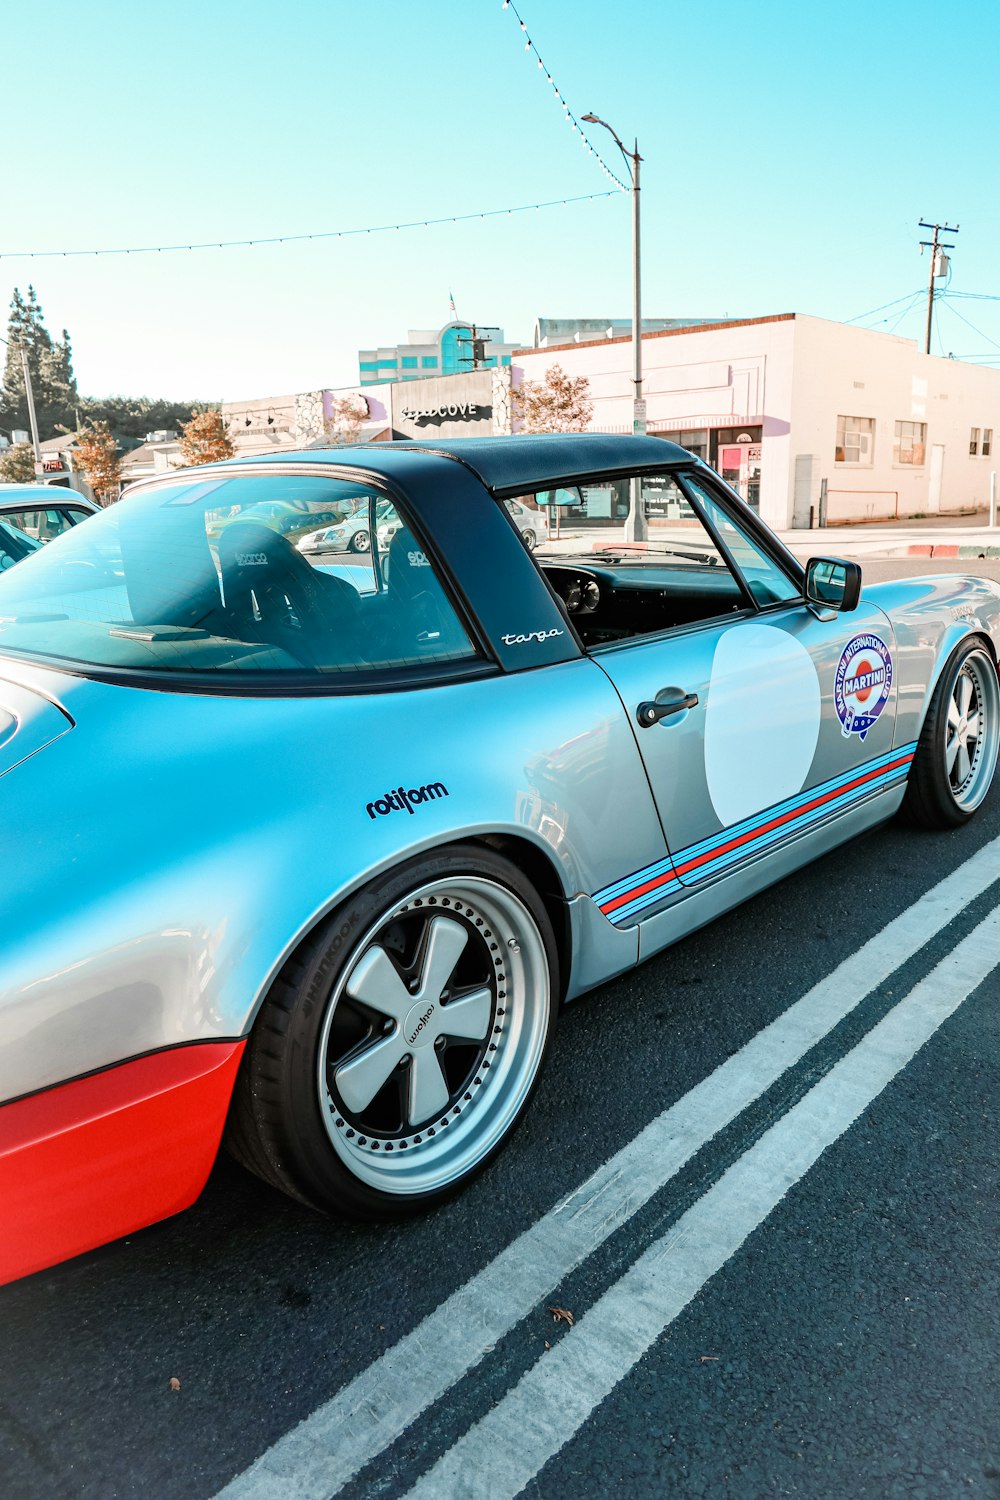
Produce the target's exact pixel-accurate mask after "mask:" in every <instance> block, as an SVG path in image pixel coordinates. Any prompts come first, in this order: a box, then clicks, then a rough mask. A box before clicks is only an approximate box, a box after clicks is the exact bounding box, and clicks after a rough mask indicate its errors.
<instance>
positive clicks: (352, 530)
mask: <svg viewBox="0 0 1000 1500" xmlns="http://www.w3.org/2000/svg"><path fill="white" fill-rule="evenodd" d="M389 512H390V507H389V506H388V505H386V504H385V503H384V502H383V503H381V504H379V505H378V506H377V507H376V520H381V519H382V517H383V516H388V515H389ZM377 529H380V528H377ZM295 545H296V546H297V547H298V549H299V551H300V552H370V551H371V550H372V533H371V525H370V522H369V519H368V509H367V507H366V506H362V507H361V508H360V509H358V510H356V511H355V513H354V514H353V515H351V516H347V517H346V518H345V519H344V520H343V521H338V522H337V523H336V525H335V526H324V527H323V528H322V530H320V531H308V532H306V534H305V536H300V537H299V539H298V541H297V542H296V544H295Z"/></svg>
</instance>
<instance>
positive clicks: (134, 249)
mask: <svg viewBox="0 0 1000 1500" xmlns="http://www.w3.org/2000/svg"><path fill="white" fill-rule="evenodd" d="M616 180H617V179H616ZM617 196H618V194H617V192H615V190H614V189H613V188H609V189H608V191H607V192H604V193H583V194H582V195H580V196H578V197H576V198H552V199H550V200H549V201H548V202H547V203H518V204H516V205H515V206H514V207H512V208H488V209H486V210H484V211H483V212H482V213H473V214H446V215H445V216H444V217H443V218H440V219H411V220H409V221H407V222H406V223H401V224H372V225H370V226H369V227H368V228H365V229H324V230H320V231H318V232H317V233H314V234H275V235H270V236H267V237H259V238H257V239H252V240H202V241H199V242H195V241H192V242H191V243H190V244H186V245H185V244H180V245H129V246H112V247H109V248H107V249H99V250H0V260H57V259H58V260H68V259H69V258H70V257H71V256H80V255H172V254H173V253H174V252H175V251H178V250H236V249H245V248H248V247H250V246H255V245H292V244H295V243H296V241H300V240H345V239H349V238H350V237H351V236H352V235H359V234H386V233H389V232H391V231H394V230H397V229H430V228H432V227H434V226H435V225H437V224H465V223H467V222H468V221H469V220H470V219H499V218H502V217H504V215H507V214H526V213H530V212H532V210H535V211H536V212H537V211H538V210H540V209H543V208H565V207H567V206H568V205H569V204H571V203H592V202H593V201H594V200H595V199H597V198H617Z"/></svg>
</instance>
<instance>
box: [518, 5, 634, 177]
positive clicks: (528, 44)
mask: <svg viewBox="0 0 1000 1500" xmlns="http://www.w3.org/2000/svg"><path fill="white" fill-rule="evenodd" d="M501 9H502V10H509V11H511V12H512V13H513V15H514V17H515V19H516V21H517V24H518V25H519V26H520V28H521V31H522V34H523V36H524V50H525V52H528V53H530V54H531V55H532V56H533V57H534V58H535V59H536V60H537V63H538V69H539V71H540V72H542V73H544V74H545V81H546V83H550V84H551V85H552V91H553V94H554V95H555V98H556V100H557V102H558V103H559V104H561V105H562V111H563V116H564V118H565V120H566V121H567V123H568V124H569V125H571V126H572V128H573V130H574V131H575V132H576V133H577V134H578V135H579V137H580V140H581V142H582V144H583V149H584V150H585V151H588V152H589V153H590V155H591V156H592V157H593V158H594V160H595V161H596V162H597V165H598V166H599V167H600V169H601V171H602V172H603V173H604V175H605V177H607V178H609V179H610V180H611V181H612V182H615V183H617V184H618V186H619V188H621V190H622V192H623V193H628V192H630V191H631V189H630V188H629V187H626V185H625V183H624V182H622V180H621V178H620V177H616V176H615V174H614V172H612V170H611V168H610V167H609V166H608V164H607V162H606V161H605V160H604V158H603V157H602V156H601V153H600V152H599V151H598V150H597V148H596V147H595V146H594V145H593V144H592V142H591V141H590V140H589V139H588V136H587V132H586V131H585V130H584V128H583V126H582V125H581V124H580V121H579V120H578V119H577V117H576V115H575V114H574V113H573V111H572V110H571V109H570V107H569V104H568V102H567V100H566V96H565V95H564V94H563V93H562V91H561V90H560V88H559V85H558V84H557V83H556V81H555V79H554V78H553V77H552V74H551V73H550V72H549V69H548V68H547V67H546V66H545V63H544V62H543V61H542V55H541V53H540V52H539V50H538V48H537V47H536V46H535V44H534V42H533V41H532V40H531V37H530V36H529V35H528V26H527V22H526V21H524V20H523V19H522V17H521V14H520V12H519V10H518V8H517V6H516V5H515V4H514V0H503V5H502V6H501Z"/></svg>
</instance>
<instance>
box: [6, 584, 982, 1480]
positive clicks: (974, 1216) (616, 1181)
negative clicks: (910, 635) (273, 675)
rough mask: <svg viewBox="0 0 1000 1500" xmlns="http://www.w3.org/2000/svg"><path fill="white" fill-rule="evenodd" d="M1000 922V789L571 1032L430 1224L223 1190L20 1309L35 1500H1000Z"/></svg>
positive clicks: (562, 1032)
mask: <svg viewBox="0 0 1000 1500" xmlns="http://www.w3.org/2000/svg"><path fill="white" fill-rule="evenodd" d="M886 566H888V567H892V568H893V569H895V570H897V576H898V573H899V572H901V571H904V570H907V569H908V568H909V566H910V565H909V564H906V563H893V564H887V565H886ZM966 566H967V565H966ZM873 567H874V565H872V564H866V567H865V573H866V577H870V576H871V573H872V571H873ZM922 570H923V571H929V569H928V568H927V566H926V564H925V565H924V568H923V569H922ZM994 841H996V845H995V847H994ZM942 881H946V882H947V884H945V885H944V886H943V887H942V886H941V885H940V883H941V882H942ZM939 887H940V889H939ZM932 889H933V890H935V891H936V895H935V896H934V897H928V894H927V893H928V892H929V891H931V890H932ZM998 894H1000V792H995V793H994V794H993V797H992V799H991V800H990V802H989V803H988V804H987V806H986V807H985V808H984V809H983V810H982V812H981V813H980V814H979V815H978V816H977V817H976V818H975V819H974V820H973V822H972V823H971V824H969V825H967V826H966V827H965V828H963V829H961V830H958V831H955V832H952V833H948V834H929V833H921V832H916V831H913V830H911V829H908V828H905V827H903V826H901V825H898V824H892V825H889V826H888V827H887V828H884V829H882V830H880V831H878V832H876V833H874V834H871V835H868V836H867V837H865V838H864V839H862V840H860V841H858V842H857V843H855V844H853V845H851V846H849V847H847V848H844V849H841V850H839V851H837V852H836V853H834V854H832V855H829V856H827V857H826V858H825V859H824V860H822V861H820V862H818V863H817V864H815V865H813V866H811V867H810V868H809V869H808V870H807V871H805V872H804V873H802V874H800V875H798V876H796V877H794V878H793V879H790V880H787V881H785V882H784V883H783V884H781V885H779V886H777V887H775V888H774V889H772V890H771V891H770V892H768V893H765V894H763V895H761V896H759V897H758V898H757V899H756V900H754V901H753V902H751V903H749V904H748V905H746V906H744V907H743V908H741V909H740V910H738V911H736V912H734V913H731V914H730V915H728V916H727V917H724V918H722V919H720V920H719V921H717V922H715V923H714V924H712V926H711V927H709V928H706V929H704V930H703V931H702V932H700V933H697V934H695V935H694V936H692V937H690V938H688V939H686V940H685V941H684V942H682V943H681V944H679V945H678V946H677V947H675V948H674V949H672V950H670V951H669V952H667V953H666V954H664V955H662V956H660V957H659V958H657V959H654V960H652V961H651V962H649V963H647V964H646V965H644V966H643V967H642V968H641V969H639V970H638V971H636V972H635V973H633V974H631V975H629V976H627V977H625V978H623V979H621V980H619V981H617V982H615V983H613V984H610V985H607V986H605V987H604V988H603V989H601V990H600V991H597V992H595V993H594V994H592V995H590V996H588V997H586V998H585V999H583V1000H581V1001H578V1002H577V1003H576V1004H574V1005H573V1006H571V1007H570V1008H569V1009H568V1010H567V1011H566V1012H565V1014H564V1016H563V1017H562V1018H561V1022H560V1026H559V1029H558V1032H557V1036H556V1040H555V1044H554V1050H553V1053H552V1056H551V1059H550V1063H549V1066H548V1069H547V1073H546V1076H545V1079H544V1083H543V1087H542V1089H541V1091H540V1093H539V1095H538V1097H537V1099H536V1102H535V1104H534V1105H533V1107H532V1109H531V1111H530V1113H529V1115H528V1118H527V1119H526V1121H525V1123H524V1125H523V1127H522V1128H521V1130H520V1131H519V1132H518V1134H517V1136H516V1137H515V1138H514V1139H513V1140H512V1142H511V1143H510V1146H509V1148H508V1149H507V1150H506V1152H505V1153H504V1154H503V1155H502V1157H501V1158H500V1159H499V1160H498V1161H497V1162H496V1163H495V1164H494V1165H493V1167H492V1168H491V1169H490V1170H489V1171H488V1172H487V1174H486V1175H485V1176H484V1177H482V1178H481V1179H479V1180H478V1181H477V1182H476V1183H475V1184H473V1186H472V1187H471V1189H470V1190H469V1191H467V1192H466V1193H465V1195H464V1196H463V1197H462V1198H460V1199H459V1200H457V1201H456V1202H454V1203H452V1204H451V1205H449V1206H447V1207H445V1208H443V1209H441V1210H439V1211H438V1212H436V1213H434V1214H432V1215H430V1216H428V1217H427V1218H425V1219H423V1220H419V1221H416V1222H413V1223H409V1224H406V1225H402V1226H398V1227H393V1228H389V1229H382V1230H377V1231H376V1230H367V1229H363V1228H358V1227H351V1226H345V1225H341V1224H336V1223H333V1222H330V1221H327V1220H324V1219H322V1218H319V1217H317V1216H315V1215H313V1214H311V1213H309V1212H308V1211H306V1210H304V1209H301V1208H299V1207H297V1206H296V1205H294V1204H293V1203H291V1202H289V1201H287V1200H285V1199H284V1198H282V1197H281V1196H280V1195H278V1194H276V1193H273V1192H272V1191H270V1190H269V1189H267V1188H265V1187H264V1186H263V1185H261V1184H259V1183H258V1182H256V1180H255V1179H253V1178H251V1177H249V1176H247V1175H246V1174H244V1173H243V1172H242V1171H241V1170H240V1169H239V1168H237V1167H236V1166H235V1165H233V1164H232V1163H230V1162H228V1161H227V1160H225V1159H223V1160H220V1162H219V1164H218V1166H217V1168H216V1170H215V1172H214V1173H213V1176H212V1178H211V1180H210V1182H209V1185H208V1187H207V1189H206V1191H205V1193H204V1194H203V1196H202V1198H201V1199H200V1201H199V1202H198V1204H197V1205H196V1206H195V1207H194V1208H193V1209H192V1210H190V1211H189V1212H188V1213H186V1214H184V1215H181V1216H179V1217H178V1218H176V1219H174V1220H172V1221H169V1222H167V1223H165V1224H162V1225H159V1226H155V1227H154V1228H152V1229H149V1230H145V1231H143V1232H142V1233H140V1234H136V1235H134V1236H132V1237H131V1238H130V1239H129V1240H127V1241H123V1242H120V1243H118V1244H114V1245H111V1246H108V1247H106V1248H105V1249H103V1250H99V1251H96V1252H94V1253H92V1254H90V1255H87V1256H83V1257H81V1258H79V1259H77V1260H76V1261H73V1262H71V1263H69V1264H67V1265H64V1266H61V1267H58V1268H56V1269H54V1270H51V1271H48V1272H43V1273H41V1274H39V1275H37V1276H35V1277H32V1278H30V1279H28V1280H26V1281H23V1282H20V1283H17V1284H15V1285H13V1286H10V1287H7V1288H5V1289H3V1290H0V1494H2V1495H3V1496H5V1497H11V1500H35V1497H38V1500H42V1497H45V1500H49V1497H51V1496H54V1495H58V1496H60V1497H66V1500H68V1497H88V1500H89V1497H93V1500H107V1497H116V1496H138V1495H142V1494H149V1495H155V1496H156V1497H157V1500H160V1497H164V1500H167V1497H175V1496H176V1497H185V1500H188V1497H198V1500H200V1497H209V1496H215V1495H217V1494H218V1493H219V1492H220V1491H223V1490H224V1489H225V1488H226V1487H227V1486H229V1489H228V1491H227V1495H228V1497H230V1500H257V1497H262V1496H274V1497H278V1496H281V1497H285V1496H287V1497H291V1500H296V1497H305V1496H307V1495H309V1496H313V1495H315V1496H317V1497H326V1496H332V1495H333V1494H334V1493H335V1492H336V1493H342V1494H344V1495H345V1496H350V1497H356V1500H375V1497H378V1496H391V1497H395V1496H403V1495H410V1494H411V1493H412V1494H413V1495H414V1496H425V1497H434V1500H438V1497H445V1496H447V1497H458V1496H471V1497H477V1500H478V1497H489V1500H495V1497H500V1496H503V1495H511V1496H513V1495H514V1494H516V1493H524V1494H526V1495H528V1496H532V1497H535V1496H537V1497H539V1500H540V1497H542V1496H544V1497H545V1500H563V1497H565V1500H603V1497H605V1496H606V1495H608V1494H609V1493H610V1492H611V1491H612V1489H614V1488H615V1487H616V1486H618V1485H622V1486H627V1487H628V1488H627V1492H628V1493H629V1494H631V1495H635V1496H640V1497H646V1496H649V1497H652V1496H656V1497H660V1496H664V1495H671V1496H672V1495H677V1496H682V1497H684V1500H687V1497H702V1496H704V1497H709V1500H715V1497H729V1496H732V1497H739V1500H757V1497H765V1496H767V1497H770V1496H785V1495H791V1496H800V1497H802V1496H804V1497H815V1500H828V1497H832V1496H844V1497H848V1500H854V1497H869V1496H871V1497H878V1500H883V1497H891V1500H896V1497H898V1500H903V1497H905V1500H914V1497H928V1500H938V1497H940V1500H951V1497H954V1496H959V1495H962V1496H964V1495H968V1496H975V1497H983V1500H998V1497H1000V1415H998V1408H1000V1403H998V1384H1000V1382H998V1378H997V1351H998V1349H1000V1269H998V1257H997V1236H998V1230H1000V1197H998V1182H997V1176H998V1173H997V1155H998V1153H997V1119H998V1113H1000V1110H998V1106H1000V1081H998V1079H1000V1067H998V1064H1000V1005H998V1000H1000V968H997V967H995V965H998V964H1000V920H998V918H997V916H996V907H997V897H998ZM845 966H846V967H845ZM793 1006H794V1007H795V1010H792V1007H793ZM609 1162H610V1163H611V1166H610V1167H608V1166H606V1164H608V1163H609ZM594 1174H598V1175H597V1180H596V1182H592V1181H590V1180H591V1179H592V1178H593V1177H594ZM588 1183H589V1186H588V1185H587V1184H588ZM569 1195H574V1196H572V1197H571V1199H570V1202H569V1204H568V1206H567V1207H565V1208H562V1209H558V1211H556V1210H557V1208H558V1205H560V1203H561V1202H562V1200H564V1199H566V1198H567V1196H569ZM498 1257H500V1258H499V1259H498ZM552 1308H558V1309H563V1310H564V1313H569V1314H570V1315H572V1318H573V1324H572V1326H571V1324H570V1322H569V1321H568V1319H567V1318H566V1317H565V1316H561V1317H559V1318H558V1320H557V1319H556V1318H554V1316H553V1314H552V1312H551V1311H550V1309H552ZM438 1309H440V1311H436V1310H438ZM403 1340H406V1341H407V1342H406V1343H405V1344H404V1346H403V1348H402V1350H400V1349H399V1346H400V1343H401V1341H403ZM381 1356H385V1357H384V1359H382V1361H381V1363H380V1364H379V1365H378V1366H376V1367H375V1368H374V1370H373V1365H374V1364H375V1361H377V1360H379V1359H380V1357H381ZM172 1381H175V1382H179V1389H174V1388H172V1385H171V1382H172ZM299 1423H304V1424H305V1425H304V1426H303V1427H301V1428H299V1429H298V1431H297V1435H296V1436H294V1437H293V1439H292V1440H291V1441H289V1440H288V1438H287V1435H288V1434H289V1433H290V1432H293V1430H295V1429H296V1424H299ZM275 1445H277V1446H275ZM262 1455H263V1456H264V1462H263V1467H261V1466H258V1467H257V1468H254V1467H252V1466H253V1465H254V1463H255V1461H256V1460H259V1459H261V1457H262Z"/></svg>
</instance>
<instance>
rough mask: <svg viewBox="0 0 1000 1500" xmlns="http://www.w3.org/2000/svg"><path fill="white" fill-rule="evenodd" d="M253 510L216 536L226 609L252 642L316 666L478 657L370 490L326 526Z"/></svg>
mask: <svg viewBox="0 0 1000 1500" xmlns="http://www.w3.org/2000/svg"><path fill="white" fill-rule="evenodd" d="M255 512H256V508H255V507H251V508H250V510H249V511H241V512H240V513H238V514H237V515H236V516H234V517H230V518H229V519H228V521H227V524H226V526H225V527H224V528H223V529H222V531H221V533H220V535H219V537H218V542H217V547H218V556H219V562H220V568H221V575H222V583H223V588H224V592H225V602H226V608H227V611H228V613H229V615H230V617H231V618H232V617H233V616H235V617H236V622H237V625H236V628H237V633H239V631H240V630H242V631H243V632H244V634H246V635H247V636H248V638H251V639H264V640H266V641H267V643H268V644H269V645H272V646H275V647H278V648H280V649H283V650H286V651H288V652H289V653H290V654H292V655H294V656H296V657H297V658H298V659H299V660H300V661H303V662H304V663H305V664H307V665H310V666H315V667H318V668H319V669H320V670H323V671H331V672H335V671H363V672H370V671H373V670H376V671H377V670H384V669H394V668H401V667H409V666H419V665H426V664H428V663H437V662H453V661H462V660H465V659H468V658H471V657H474V656H475V655H476V650H475V647H474V646H473V644H472V642H471V640H470V639H469V635H468V633H467V631H466V630H465V627H464V626H463V625H462V623H461V621H460V619H459V617H458V615H457V613H456V611H455V608H454V606H453V605H452V603H451V601H450V600H449V598H448V595H447V592H446V590H445V588H444V586H443V585H442V583H441V580H440V578H439V577H438V574H437V571H436V569H435V567H434V565H433V563H432V562H431V560H430V558H428V556H427V555H426V552H425V550H424V548H423V546H422V544H421V543H420V542H419V541H418V539H417V537H416V536H415V535H414V533H413V531H412V530H411V528H410V525H409V522H408V520H407V519H406V517H405V516H403V515H402V514H400V512H399V511H398V510H397V508H396V506H395V504H394V503H393V502H392V501H391V500H389V499H387V498H386V497H384V496H382V495H379V494H377V493H376V492H374V491H372V492H369V493H365V494H361V495H356V496H353V497H352V498H351V500H350V501H349V502H347V503H345V504H344V505H343V506H342V507H341V508H340V510H339V512H338V515H337V517H336V519H335V520H334V521H333V523H332V524H331V525H329V526H322V527H319V528H308V529H306V530H303V529H302V524H301V521H300V522H299V523H294V524H292V525H291V526H288V525H286V524H285V518H284V517H283V516H281V515H280V514H278V515H275V516H274V517H272V518H269V519H268V520H266V521H265V520H258V519H257V516H256V513H255Z"/></svg>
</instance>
